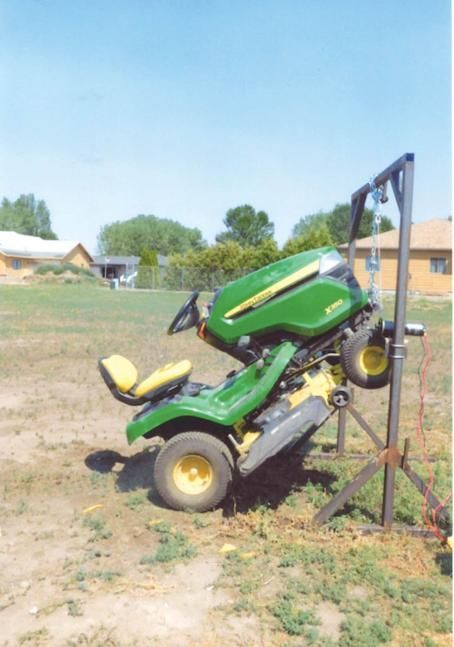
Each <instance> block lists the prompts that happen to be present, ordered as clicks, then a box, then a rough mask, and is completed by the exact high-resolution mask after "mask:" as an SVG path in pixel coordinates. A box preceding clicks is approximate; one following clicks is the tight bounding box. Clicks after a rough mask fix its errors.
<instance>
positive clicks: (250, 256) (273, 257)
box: [244, 238, 281, 270]
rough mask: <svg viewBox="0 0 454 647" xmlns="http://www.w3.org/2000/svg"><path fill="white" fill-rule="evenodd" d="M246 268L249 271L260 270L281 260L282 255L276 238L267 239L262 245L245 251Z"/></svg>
mask: <svg viewBox="0 0 454 647" xmlns="http://www.w3.org/2000/svg"><path fill="white" fill-rule="evenodd" d="M244 251H245V254H246V258H245V259H244V261H245V262H246V267H247V268H248V269H254V270H258V269H259V268H260V267H263V266H264V265H269V264H270V263H274V262H275V261H278V260H279V259H280V258H281V253H280V251H279V248H278V246H277V243H276V241H275V240H274V238H266V239H265V240H263V241H262V242H261V243H260V245H257V246H255V247H248V248H246V249H245V250H244Z"/></svg>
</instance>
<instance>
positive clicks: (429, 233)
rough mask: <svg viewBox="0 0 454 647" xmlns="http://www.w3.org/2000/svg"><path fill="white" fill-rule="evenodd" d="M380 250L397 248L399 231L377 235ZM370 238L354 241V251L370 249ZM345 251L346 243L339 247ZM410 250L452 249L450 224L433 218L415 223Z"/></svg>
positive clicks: (444, 220)
mask: <svg viewBox="0 0 454 647" xmlns="http://www.w3.org/2000/svg"><path fill="white" fill-rule="evenodd" d="M379 243H380V248H381V249H398V248H399V230H398V229H393V230H392V231H385V232H384V233H383V234H380V235H379ZM371 246H372V236H368V237H367V238H360V239H359V240H357V241H356V249H370V248H371ZM340 247H341V249H346V248H347V247H348V243H345V244H344V245H340ZM410 249H414V250H415V249H434V250H437V249H439V250H447V249H452V222H451V221H450V220H447V219H443V218H434V219H433V220H426V221H425V222H417V223H414V224H413V225H412V226H411V236H410Z"/></svg>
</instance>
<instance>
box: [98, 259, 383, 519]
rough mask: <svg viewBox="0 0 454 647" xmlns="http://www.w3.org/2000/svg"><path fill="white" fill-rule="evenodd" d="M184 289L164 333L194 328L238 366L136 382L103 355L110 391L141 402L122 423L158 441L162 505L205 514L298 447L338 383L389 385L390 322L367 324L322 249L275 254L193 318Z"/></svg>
mask: <svg viewBox="0 0 454 647" xmlns="http://www.w3.org/2000/svg"><path fill="white" fill-rule="evenodd" d="M198 296H199V294H198V292H193V293H192V294H191V296H190V297H189V298H188V299H187V300H186V302H185V303H184V304H183V306H182V307H181V308H180V310H179V311H178V313H177V315H176V316H175V318H174V320H173V321H172V323H171V324H170V327H169V329H168V334H169V335H173V334H175V333H179V332H182V331H184V330H187V329H189V328H192V327H195V328H196V330H197V336H198V337H199V339H202V340H203V341H205V342H207V343H208V344H210V345H211V346H214V347H215V348H217V349H218V350H220V351H223V352H226V353H228V354H229V355H231V356H233V357H234V358H235V359H237V360H239V361H240V362H241V363H242V365H243V366H242V367H241V368H240V369H239V370H236V371H232V372H231V373H229V374H228V375H227V376H226V379H225V380H224V381H223V382H222V383H221V384H219V385H217V386H209V385H207V384H200V383H196V382H191V381H190V379H189V377H190V374H191V370H192V366H191V363H190V362H189V361H188V360H184V361H180V362H176V363H172V364H167V365H166V366H164V367H162V368H160V369H158V370H157V371H155V372H154V373H152V374H151V375H150V376H149V377H147V378H146V379H145V380H143V381H141V382H138V379H137V370H136V368H135V366H134V365H133V364H132V363H131V362H130V361H129V360H127V359H126V358H124V357H122V356H120V355H112V356H110V357H106V358H101V359H100V360H99V369H100V372H101V375H102V377H103V378H104V380H105V382H106V384H107V386H108V387H109V389H110V391H111V392H112V395H113V396H114V397H115V398H116V399H117V400H120V401H121V402H123V403H125V404H129V405H132V406H140V407H141V409H140V410H139V412H138V413H137V414H136V415H135V416H134V418H133V420H132V421H131V422H130V423H129V424H128V426H127V430H126V434H127V438H128V442H129V443H130V444H131V443H132V442H134V441H135V440H136V439H137V438H140V437H145V438H153V437H156V436H159V437H161V438H162V439H163V440H164V441H165V442H164V445H163V446H162V448H161V450H160V452H159V455H158V457H157V459H156V462H155V466H154V481H155V485H156V488H157V490H158V492H159V494H160V495H161V497H162V499H163V500H164V501H165V503H166V504H167V505H169V506H170V507H171V508H174V509H177V510H184V509H190V510H194V511H205V510H208V509H211V508H214V507H215V506H217V505H218V504H219V503H220V502H221V501H222V500H223V499H224V497H225V496H226V493H227V492H228V489H229V487H230V485H231V483H232V481H233V479H234V478H239V477H247V476H248V475H250V474H251V473H252V472H253V471H254V470H256V469H257V468H258V467H259V466H260V465H262V464H263V463H264V462H265V461H266V460H268V459H270V458H271V457H273V456H275V455H276V454H278V453H279V452H289V451H292V452H293V451H295V450H296V449H298V448H299V447H301V446H302V445H304V444H305V443H306V442H307V441H308V440H309V438H310V437H311V436H312V435H313V433H315V431H316V430H317V429H318V428H320V427H321V425H323V424H324V423H325V422H326V421H327V420H328V419H329V418H330V416H332V415H333V413H334V412H335V411H336V410H337V409H339V408H340V407H343V406H346V405H347V404H349V402H350V398H351V393H350V390H349V388H348V386H347V380H348V381H350V382H352V383H353V384H356V385H357V386H359V387H362V388H365V389H377V388H380V387H383V386H385V385H386V384H388V382H389V379H390V362H389V360H388V354H387V345H388V341H387V340H388V339H389V338H390V337H391V336H392V329H393V325H392V322H381V321H380V322H379V323H378V324H376V325H375V326H372V325H371V316H372V314H373V310H374V308H373V306H372V304H371V302H370V300H369V297H368V294H367V292H366V291H365V290H362V289H361V288H360V286H359V284H358V282H357V280H356V279H355V277H354V276H353V274H352V270H351V269H350V267H349V265H348V264H347V263H346V262H345V261H344V259H343V258H342V257H341V256H340V254H339V253H338V252H337V251H336V250H335V249H334V248H331V247H324V248H321V249H317V250H312V251H309V252H303V253H301V254H297V255H295V256H292V257H289V258H285V259H283V260H280V261H278V262H276V263H273V264H271V265H268V266H266V267H263V268H261V269H259V270H258V271H256V272H253V273H251V274H248V275H247V276H244V277H242V278H240V279H238V280H236V281H233V282H231V283H229V284H227V285H226V286H225V287H223V288H221V289H218V290H216V291H215V293H214V296H213V299H212V301H211V303H209V304H208V305H207V306H205V308H204V312H203V314H201V312H200V311H199V308H198V307H197V298H198Z"/></svg>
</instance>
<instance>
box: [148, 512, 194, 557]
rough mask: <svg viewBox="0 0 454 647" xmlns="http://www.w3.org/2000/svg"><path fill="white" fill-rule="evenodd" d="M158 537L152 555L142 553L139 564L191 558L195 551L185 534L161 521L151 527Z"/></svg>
mask: <svg viewBox="0 0 454 647" xmlns="http://www.w3.org/2000/svg"><path fill="white" fill-rule="evenodd" d="M153 530H154V531H155V532H157V533H158V534H159V535H160V537H159V547H158V549H157V551H156V552H155V553H154V554H152V555H144V556H143V557H142V558H141V559H140V562H139V563H140V564H147V565H151V564H156V563H169V562H174V561H177V560H181V559H183V560H186V559H191V558H192V557H194V556H195V555H196V553H197V551H196V549H195V547H194V546H193V545H192V544H191V543H190V542H189V540H188V538H187V537H186V535H184V534H183V533H182V532H180V531H179V530H174V529H173V528H172V527H171V526H170V525H169V524H168V523H166V522H162V523H161V524H158V525H156V526H154V527H153Z"/></svg>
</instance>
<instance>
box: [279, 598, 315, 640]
mask: <svg viewBox="0 0 454 647" xmlns="http://www.w3.org/2000/svg"><path fill="white" fill-rule="evenodd" d="M270 611H271V613H272V614H273V616H274V617H275V618H277V619H278V620H279V621H280V623H281V626H282V629H283V630H284V631H286V632H287V633H288V634H289V635H290V636H302V635H305V634H307V631H308V629H310V630H313V629H314V625H318V624H320V620H319V619H318V618H317V616H316V615H315V613H314V611H313V610H304V609H302V608H301V606H299V604H298V602H297V601H296V599H295V596H294V594H293V593H290V592H288V593H284V594H283V595H282V596H280V598H279V599H278V601H277V602H276V603H275V604H274V605H272V606H271V607H270ZM311 634H312V636H314V634H313V631H311Z"/></svg>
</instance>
